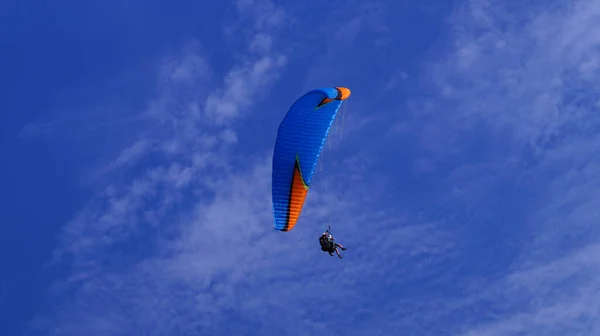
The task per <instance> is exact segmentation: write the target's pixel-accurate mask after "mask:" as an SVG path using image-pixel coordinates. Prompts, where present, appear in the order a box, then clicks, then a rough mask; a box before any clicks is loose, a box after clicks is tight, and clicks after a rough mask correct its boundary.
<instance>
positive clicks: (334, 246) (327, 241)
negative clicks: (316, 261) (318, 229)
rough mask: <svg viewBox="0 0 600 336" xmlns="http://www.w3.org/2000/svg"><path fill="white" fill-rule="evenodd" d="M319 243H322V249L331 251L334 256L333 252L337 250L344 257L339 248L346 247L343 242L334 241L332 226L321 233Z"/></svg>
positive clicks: (340, 256) (343, 248)
mask: <svg viewBox="0 0 600 336" xmlns="http://www.w3.org/2000/svg"><path fill="white" fill-rule="evenodd" d="M319 244H320V245H321V251H323V252H329V255H330V256H333V252H335V254H337V256H338V258H340V259H341V258H342V255H341V254H340V251H339V250H338V248H341V249H342V251H346V248H345V247H344V246H342V244H338V243H336V242H334V238H333V235H332V234H331V227H329V228H328V229H327V231H325V232H323V233H322V234H321V237H319Z"/></svg>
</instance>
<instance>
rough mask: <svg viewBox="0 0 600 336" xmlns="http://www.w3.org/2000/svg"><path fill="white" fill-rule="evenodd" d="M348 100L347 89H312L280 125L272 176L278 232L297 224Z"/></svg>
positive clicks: (272, 192)
mask: <svg viewBox="0 0 600 336" xmlns="http://www.w3.org/2000/svg"><path fill="white" fill-rule="evenodd" d="M348 97H350V90H349V89H347V88H345V87H331V88H321V89H315V90H311V91H309V92H307V93H306V94H304V95H303V96H302V97H300V98H299V99H298V100H296V102H295V103H294V104H293V105H292V107H291V108H290V110H289V111H288V112H287V114H286V116H285V118H284V119H283V121H282V122H281V124H280V125H279V130H278V133H277V140H276V142H275V150H274V152H273V170H272V176H271V183H272V184H271V188H272V189H271V195H272V201H273V217H274V220H275V229H276V230H279V231H289V230H291V229H292V228H293V227H294V226H295V225H296V222H297V221H298V218H299V217H300V213H301V211H302V208H303V206H304V201H305V199H306V196H307V194H308V190H309V188H310V186H311V181H312V177H313V173H314V171H315V167H316V165H317V162H318V160H319V156H320V155H321V151H322V149H323V145H324V144H325V140H326V139H327V135H328V134H329V130H330V129H331V125H332V124H333V121H334V119H335V117H336V116H337V114H338V111H339V109H340V106H341V105H342V103H343V102H344V101H345V100H346V99H347V98H348Z"/></svg>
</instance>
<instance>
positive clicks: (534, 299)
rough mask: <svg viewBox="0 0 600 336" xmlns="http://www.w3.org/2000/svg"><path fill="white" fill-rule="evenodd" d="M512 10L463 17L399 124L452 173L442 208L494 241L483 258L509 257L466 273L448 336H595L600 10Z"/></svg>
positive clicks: (467, 11)
mask: <svg viewBox="0 0 600 336" xmlns="http://www.w3.org/2000/svg"><path fill="white" fill-rule="evenodd" d="M515 6H516V7H511V8H508V7H506V6H505V5H504V4H499V3H494V2H490V1H485V0H477V1H467V2H466V3H465V4H464V6H462V7H460V8H459V10H458V11H457V12H456V14H455V16H454V17H453V19H452V21H451V22H452V28H453V32H454V35H453V36H452V37H453V38H454V40H453V41H452V43H451V45H450V47H449V49H443V48H440V49H438V50H437V51H443V54H444V56H442V57H439V58H438V61H435V62H432V63H428V69H429V70H430V71H429V74H428V77H427V81H428V85H427V86H424V89H428V90H430V91H429V92H427V94H431V97H429V99H427V100H422V101H421V102H420V103H417V104H415V105H413V106H418V109H413V110H412V111H413V116H412V118H413V119H412V120H411V121H407V120H403V121H402V125H404V127H402V130H403V132H404V133H403V134H407V133H410V134H412V135H415V136H419V137H420V141H421V142H420V145H421V146H422V148H423V149H425V152H424V153H423V154H421V156H422V158H423V160H425V161H424V162H427V163H428V167H429V170H430V171H431V170H436V171H437V172H438V173H441V174H448V173H449V175H448V176H449V178H448V179H446V180H445V181H444V182H443V183H444V185H445V186H448V187H450V186H454V191H453V192H448V190H447V189H446V190H445V192H443V193H442V194H441V195H440V197H439V202H440V203H444V202H445V203H447V204H453V205H456V206H457V207H460V208H461V209H464V211H465V212H466V213H467V215H465V217H466V218H465V221H474V222H478V223H479V222H484V223H485V229H481V228H480V225H478V224H477V225H468V226H465V227H461V230H462V229H463V228H464V229H465V230H470V231H473V232H478V233H477V234H475V233H474V234H472V238H471V239H493V240H492V241H491V243H489V244H487V245H486V246H485V248H483V247H481V248H482V249H481V250H480V252H481V254H482V255H486V253H488V252H487V251H489V250H492V249H499V251H503V253H504V254H499V253H500V252H496V253H495V254H492V253H490V254H489V256H490V258H491V257H494V259H493V260H487V262H485V263H484V261H483V260H482V261H481V264H479V263H474V264H472V265H473V267H475V266H476V267H479V268H480V269H477V268H473V267H472V268H470V269H469V270H468V272H469V273H474V274H476V276H474V277H473V279H472V281H473V285H474V287H472V288H471V295H469V296H468V297H466V298H465V299H460V300H457V302H459V303H458V307H457V308H456V310H455V313H456V314H457V315H456V316H458V317H459V318H462V320H460V321H461V322H452V323H451V324H450V327H449V328H454V327H456V328H457V329H456V330H458V329H462V330H464V332H465V335H521V334H528V335H541V334H543V335H567V334H568V335H575V334H578V335H594V334H596V333H597V332H598V319H597V316H598V315H597V311H598V309H599V308H600V306H599V305H598V302H599V301H598V298H597V294H596V293H598V291H599V289H600V287H598V285H597V284H598V277H599V276H600V273H599V272H598V268H597V267H596V266H595V263H594V260H595V259H597V258H596V257H595V256H596V255H597V253H596V252H597V249H598V244H599V243H600V240H598V239H597V237H598V235H597V234H598V232H599V231H598V229H597V219H598V216H597V211H596V210H595V208H594V204H597V203H598V201H600V199H599V197H600V194H598V193H597V192H596V189H597V188H595V187H596V186H597V185H598V179H599V178H600V161H598V160H597V155H595V153H596V150H595V148H597V146H598V138H597V135H596V132H597V130H598V120H599V119H598V117H597V116H596V114H597V111H598V105H597V101H598V97H599V96H600V90H598V81H597V76H595V74H596V73H597V72H598V70H600V68H598V65H597V64H596V62H595V61H594V59H596V58H597V49H598V46H600V40H598V38H597V36H598V34H597V33H596V31H597V30H598V29H599V28H598V25H597V24H596V18H597V17H598V15H599V14H600V2H598V1H593V0H583V1H577V2H574V3H569V4H566V3H561V2H549V3H544V4H543V8H542V7H539V6H537V5H534V4H530V3H527V4H526V3H523V4H518V5H515ZM396 127H397V125H396ZM396 129H398V128H396ZM436 204H437V201H436ZM481 225H483V224H481ZM484 230H485V231H488V232H493V233H494V234H493V235H492V234H490V233H481V232H485V231H484ZM467 232H468V231H467ZM471 245H475V243H472V244H471ZM496 251H498V250H496ZM500 264H501V265H500ZM492 265H496V266H493V267H496V268H494V272H493V273H485V272H484V271H483V270H482V269H484V268H488V269H489V268H490V267H492ZM476 279H479V281H481V282H479V281H475V280H476ZM475 309H476V310H477V311H478V312H479V313H478V314H475V315H470V316H469V317H466V314H468V312H470V311H473V310H475ZM459 324H462V325H459Z"/></svg>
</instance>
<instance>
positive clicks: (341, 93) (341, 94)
mask: <svg viewBox="0 0 600 336" xmlns="http://www.w3.org/2000/svg"><path fill="white" fill-rule="evenodd" d="M335 89H336V90H337V92H338V94H337V97H335V99H337V100H346V99H348V97H350V94H351V93H352V92H351V91H350V89H348V88H345V87H342V86H336V87H335Z"/></svg>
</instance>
